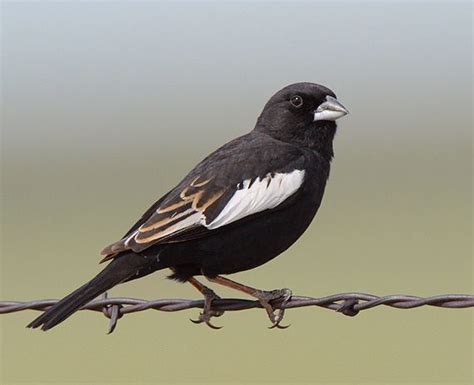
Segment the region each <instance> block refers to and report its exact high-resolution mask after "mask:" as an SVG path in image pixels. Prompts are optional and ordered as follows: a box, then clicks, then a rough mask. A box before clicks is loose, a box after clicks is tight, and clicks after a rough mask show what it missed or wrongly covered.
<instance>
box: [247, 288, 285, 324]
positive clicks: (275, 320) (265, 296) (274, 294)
mask: <svg viewBox="0 0 474 385" xmlns="http://www.w3.org/2000/svg"><path fill="white" fill-rule="evenodd" d="M292 294H293V293H292V292H291V290H290V289H278V290H271V291H263V290H258V291H256V292H255V293H253V296H254V297H255V298H257V299H258V301H259V302H260V304H261V305H262V306H263V308H264V309H265V310H266V312H267V315H268V318H269V319H270V322H271V323H272V326H269V327H268V328H269V329H274V328H277V329H286V328H288V327H289V326H290V325H280V323H281V321H282V320H283V317H284V315H285V304H286V303H287V302H288V301H289V300H290V299H291V296H292ZM272 302H273V303H275V302H277V303H278V306H279V307H278V309H276V310H275V308H274V307H273V306H272Z"/></svg>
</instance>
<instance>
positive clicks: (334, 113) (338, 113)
mask: <svg viewBox="0 0 474 385" xmlns="http://www.w3.org/2000/svg"><path fill="white" fill-rule="evenodd" d="M348 113H349V111H348V110H347V108H346V107H344V106H343V105H342V104H341V103H339V102H338V100H337V99H336V98H333V97H332V96H326V101H325V102H324V103H322V104H320V105H319V107H318V108H317V109H316V111H314V119H313V121H314V122H315V121H316V120H336V119H339V118H342V117H343V116H344V115H347V114H348Z"/></svg>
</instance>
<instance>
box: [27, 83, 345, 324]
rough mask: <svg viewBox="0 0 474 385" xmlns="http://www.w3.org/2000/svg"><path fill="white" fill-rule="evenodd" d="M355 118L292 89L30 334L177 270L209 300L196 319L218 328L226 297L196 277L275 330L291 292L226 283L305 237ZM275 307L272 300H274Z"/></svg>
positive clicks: (315, 90) (330, 98) (110, 251)
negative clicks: (250, 305) (338, 144)
mask: <svg viewBox="0 0 474 385" xmlns="http://www.w3.org/2000/svg"><path fill="white" fill-rule="evenodd" d="M347 113H348V111H347V110H346V108H345V107H344V106H343V105H342V104H341V103H339V102H338V101H337V99H336V95H335V94H334V93H333V92H332V91H331V90H330V89H328V88H326V87H324V86H321V85H318V84H314V83H296V84H291V85H289V86H287V87H285V88H283V89H282V90H280V91H278V92H277V93H276V94H275V95H273V96H272V97H271V98H270V100H269V101H268V102H267V104H266V105H265V107H264V108H263V111H262V113H261V114H260V116H259V118H258V120H257V123H256V125H255V128H254V129H253V130H252V131H251V132H250V133H248V134H246V135H244V136H241V137H239V138H237V139H234V140H232V141H230V142H229V143H227V144H225V145H224V146H222V147H221V148H219V149H218V150H217V151H215V152H213V153H212V154H210V155H209V156H207V157H206V158H205V159H204V160H203V161H202V162H200V163H199V164H198V165H197V166H196V167H194V169H193V170H192V171H191V172H190V173H189V174H188V175H186V176H185V177H184V179H183V180H182V181H181V182H180V183H179V184H178V185H177V186H176V187H175V188H173V189H172V190H170V191H169V192H168V193H167V194H165V195H164V196H163V197H162V198H161V199H159V200H158V201H157V202H156V203H155V204H153V205H152V206H151V207H150V208H149V209H148V210H147V211H146V212H145V214H143V216H142V217H141V218H140V220H139V221H138V222H137V223H136V224H135V225H134V226H133V227H132V228H131V229H130V230H129V231H128V232H127V233H126V234H125V236H124V237H123V238H122V239H120V240H119V241H117V242H115V243H113V244H111V245H110V246H108V247H106V248H105V249H104V250H103V251H102V254H103V255H104V256H105V258H104V259H103V261H111V262H110V263H109V264H108V265H107V266H106V267H105V268H104V269H103V270H102V271H101V272H100V273H99V274H98V275H97V276H96V277H95V278H93V279H92V280H91V281H90V282H88V283H86V284H85V285H83V286H81V287H80V288H79V289H77V290H76V291H74V292H73V293H71V294H69V295H68V296H67V297H65V298H63V299H62V300H61V301H59V302H58V303H57V304H55V305H54V306H52V307H51V308H50V309H49V310H47V311H46V312H45V313H44V314H42V315H41V316H39V317H38V318H36V319H35V320H34V321H33V322H31V323H30V324H29V325H28V327H31V328H37V327H41V329H43V330H48V329H51V328H52V327H54V326H56V325H57V324H59V323H60V322H62V321H64V320H65V319H66V318H68V317H69V316H70V315H71V314H73V313H74V312H75V311H77V310H78V309H80V308H81V307H82V306H84V305H85V304H86V303H88V302H89V301H91V300H92V299H94V298H95V297H97V296H98V295H100V294H102V293H104V292H105V291H106V290H108V289H110V288H112V287H113V286H115V285H117V284H119V283H121V282H125V281H130V280H133V279H136V278H140V277H143V276H145V275H148V274H150V273H153V272H154V271H157V270H161V269H165V268H170V269H171V270H172V275H171V276H170V278H173V279H176V280H178V281H182V282H190V283H191V284H192V285H193V286H194V287H196V288H197V289H198V290H199V291H200V292H201V293H202V294H203V295H204V298H205V306H204V310H203V312H202V313H201V314H200V316H199V320H198V321H196V322H205V323H206V324H208V325H209V326H211V327H213V325H212V324H211V323H210V319H211V317H212V316H217V315H219V313H217V312H215V311H213V310H212V301H213V300H214V299H216V298H219V297H218V296H217V295H216V294H215V293H214V292H213V291H212V290H211V289H209V288H207V287H206V286H204V285H203V284H202V283H200V282H199V281H198V280H197V279H196V278H195V276H199V275H203V276H204V277H206V278H207V279H208V280H209V281H211V282H215V283H218V284H221V285H224V286H227V287H231V288H234V289H237V290H240V291H243V292H245V293H247V294H249V295H251V296H253V297H255V298H257V299H258V300H259V301H260V303H261V304H262V306H263V307H264V308H265V309H266V311H267V313H268V316H269V318H270V320H271V322H272V324H273V327H274V326H278V327H280V326H279V323H280V321H281V319H282V317H283V311H281V310H280V311H279V312H278V313H277V312H276V311H274V309H273V307H272V303H275V302H274V301H279V302H280V303H281V302H285V301H288V299H289V298H290V297H291V291H290V290H289V289H281V290H272V291H263V290H258V289H255V288H252V287H249V286H245V285H242V284H239V283H237V282H234V281H231V280H230V279H228V278H224V277H222V276H221V274H232V273H236V272H239V271H243V270H248V269H253V268H254V267H257V266H260V265H262V264H264V263H265V262H267V261H269V260H271V259H272V258H275V257H276V256H277V255H279V254H281V253H282V252H283V251H285V250H286V249H288V247H290V246H291V245H292V244H293V243H294V242H295V241H296V240H297V239H298V238H299V237H300V236H301V235H302V234H303V232H304V231H305V230H306V228H307V227H308V226H309V224H310V223H311V221H312V219H313V218H314V216H315V214H316V212H317V210H318V208H319V206H320V204H321V199H322V197H323V193H324V188H325V186H326V181H327V179H328V177H329V170H330V162H331V159H332V158H333V154H334V152H333V139H334V135H335V133H336V123H335V120H336V119H338V118H340V117H342V116H344V115H346V114H347ZM272 301H273V302H272Z"/></svg>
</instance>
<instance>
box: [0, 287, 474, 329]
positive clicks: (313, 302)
mask: <svg viewBox="0 0 474 385" xmlns="http://www.w3.org/2000/svg"><path fill="white" fill-rule="evenodd" d="M56 302H58V300H56V299H45V300H36V301H26V302H20V301H0V314H7V313H14V312H18V311H23V310H39V311H45V310H47V309H48V308H50V307H51V306H52V305H54V304H55V303H56ZM381 305H383V306H389V307H392V308H396V309H413V308H416V307H420V306H435V307H442V308H450V309H460V308H468V307H474V295H468V294H446V295H437V296H433V297H425V298H423V297H416V296H412V295H387V296H383V297H379V296H376V295H372V294H364V293H341V294H334V295H330V296H327V297H320V298H314V297H302V296H292V297H291V299H290V300H289V301H288V302H286V303H285V304H284V305H278V304H275V308H276V309H282V308H284V309H293V308H299V307H306V306H319V307H323V308H326V309H330V310H334V311H336V312H339V313H342V314H344V315H347V316H350V317H353V316H355V315H357V314H358V313H359V312H361V311H362V310H367V309H372V308H374V307H376V306H381ZM203 307H204V300H189V299H158V300H152V301H147V300H144V299H136V298H126V297H108V296H107V293H106V294H105V295H104V296H103V297H102V298H99V299H95V300H93V301H91V302H89V303H88V304H87V305H85V306H84V307H83V308H82V309H81V310H91V311H97V312H102V313H103V314H104V315H105V316H106V317H107V318H109V319H110V325H109V333H112V332H113V331H114V329H115V327H116V326H117V321H118V320H119V319H120V318H122V317H123V316H124V315H125V314H131V313H136V312H140V311H144V310H149V309H152V310H159V311H166V312H175V311H181V310H187V309H195V308H199V309H202V308H203ZM261 307H262V305H261V304H260V302H258V301H253V300H247V299H236V298H223V299H216V300H214V301H213V302H212V308H213V310H215V311H220V312H227V311H239V310H248V309H255V308H261Z"/></svg>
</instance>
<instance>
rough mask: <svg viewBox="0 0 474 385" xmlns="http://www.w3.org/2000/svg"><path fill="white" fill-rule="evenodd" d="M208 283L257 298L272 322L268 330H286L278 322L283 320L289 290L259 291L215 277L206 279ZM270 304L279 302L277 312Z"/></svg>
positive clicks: (288, 298) (289, 296) (289, 293)
mask: <svg viewBox="0 0 474 385" xmlns="http://www.w3.org/2000/svg"><path fill="white" fill-rule="evenodd" d="M206 278H207V279H208V280H209V281H211V282H214V283H218V284H219V285H223V286H227V287H230V288H231V289H236V290H239V291H242V292H244V293H246V294H249V295H251V296H252V297H254V298H257V299H258V301H259V302H260V304H261V305H262V306H263V308H264V309H265V310H266V311H267V314H268V318H270V321H271V322H272V324H273V325H272V326H270V329H273V328H275V327H276V328H279V329H286V328H287V327H288V326H289V325H287V326H282V325H280V322H281V321H282V320H283V316H284V314H285V308H284V305H285V304H286V303H287V302H288V301H289V300H290V299H291V295H292V293H291V290H290V289H277V290H270V291H265V290H259V289H255V288H253V287H250V286H246V285H243V284H241V283H238V282H235V281H232V280H230V279H228V278H224V277H221V276H219V275H218V276H217V277H215V278H210V277H206ZM272 302H279V306H280V307H279V309H278V312H277V311H275V309H274V308H273V306H272Z"/></svg>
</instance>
